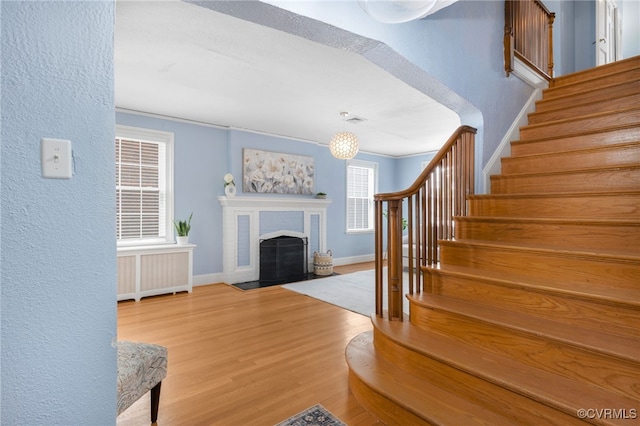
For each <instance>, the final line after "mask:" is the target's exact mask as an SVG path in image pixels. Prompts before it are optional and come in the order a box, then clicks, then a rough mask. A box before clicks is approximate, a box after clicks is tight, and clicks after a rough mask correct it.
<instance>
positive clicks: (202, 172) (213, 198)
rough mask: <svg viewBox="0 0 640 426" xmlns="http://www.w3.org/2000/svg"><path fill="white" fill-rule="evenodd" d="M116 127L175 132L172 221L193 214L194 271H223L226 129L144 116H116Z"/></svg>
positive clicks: (191, 239)
mask: <svg viewBox="0 0 640 426" xmlns="http://www.w3.org/2000/svg"><path fill="white" fill-rule="evenodd" d="M116 123H117V124H122V125H127V126H134V127H142V128H146V129H155V130H162V131H165V132H173V134H174V170H173V173H174V217H175V218H184V219H186V218H188V217H189V215H190V214H191V213H193V219H192V221H191V232H190V233H189V242H191V243H193V244H196V245H197V246H198V247H197V248H196V250H194V252H193V273H194V275H204V274H209V273H213V272H221V271H222V254H221V253H222V209H221V207H220V203H219V201H218V196H220V195H224V181H223V176H224V175H225V173H227V171H228V167H227V158H228V151H227V137H228V132H227V130H226V129H220V128H216V127H212V126H205V125H197V124H192V123H188V122H181V121H176V120H164V119H160V118H155V117H150V116H146V115H140V114H127V113H123V112H117V113H116Z"/></svg>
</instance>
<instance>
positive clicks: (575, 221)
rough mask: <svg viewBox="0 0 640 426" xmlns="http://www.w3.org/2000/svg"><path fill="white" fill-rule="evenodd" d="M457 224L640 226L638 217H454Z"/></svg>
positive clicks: (639, 217)
mask: <svg viewBox="0 0 640 426" xmlns="http://www.w3.org/2000/svg"><path fill="white" fill-rule="evenodd" d="M454 220H456V221H459V222H495V223H539V224H558V225H589V226H640V215H639V216H638V219H637V220H625V219H614V218H611V219H608V218H598V219H591V218H579V217H577V218H547V217H499V216H456V217H455V218H454Z"/></svg>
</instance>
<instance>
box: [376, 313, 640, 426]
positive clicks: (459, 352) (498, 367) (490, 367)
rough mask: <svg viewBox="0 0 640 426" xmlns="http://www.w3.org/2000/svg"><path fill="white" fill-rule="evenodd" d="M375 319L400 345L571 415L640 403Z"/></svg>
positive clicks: (405, 324) (409, 326) (451, 340)
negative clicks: (585, 409) (594, 408)
mask: <svg viewBox="0 0 640 426" xmlns="http://www.w3.org/2000/svg"><path fill="white" fill-rule="evenodd" d="M372 322H373V323H374V327H375V328H376V329H378V330H380V331H381V332H383V333H385V335H386V336H388V338H389V339H391V340H393V341H395V342H396V343H397V344H399V345H402V346H405V347H408V348H410V349H411V350H412V351H415V352H418V353H421V354H423V355H424V356H428V357H431V358H434V359H437V360H438V361H439V362H442V363H444V364H448V365H451V366H453V367H454V368H457V369H459V370H462V371H466V372H468V373H469V374H472V375H474V376H476V377H480V378H482V379H484V380H486V381H489V382H491V383H494V384H496V385H498V386H501V387H503V388H506V389H509V390H511V391H512V392H515V393H517V394H519V395H523V396H526V397H528V398H531V399H532V400H535V401H538V402H540V403H543V404H546V405H549V406H552V407H556V408H558V409H560V410H562V411H563V412H565V413H567V414H570V415H575V414H576V412H577V410H578V409H580V408H584V407H622V406H625V407H635V406H637V404H638V401H636V400H634V399H632V398H625V397H622V396H620V395H615V394H612V393H610V392H608V391H606V390H604V389H601V388H598V387H596V386H593V385H590V384H588V383H585V382H579V381H576V380H572V379H569V378H566V377H563V376H559V375H557V374H553V373H551V372H548V371H545V370H541V369H539V368H535V367H532V366H530V365H527V364H524V363H522V362H520V361H518V360H516V359H513V358H511V357H506V356H501V355H499V354H496V353H493V352H489V351H487V350H485V349H481V348H478V347H475V346H471V345H468V344H465V343H462V342H460V341H458V340H456V339H454V338H452V337H449V336H447V335H444V334H440V333H436V332H431V331H429V330H425V329H421V328H418V327H416V326H413V325H412V324H410V323H408V322H406V321H404V322H401V321H385V320H381V319H379V318H377V317H375V316H372ZM612 423H615V420H613V421H612ZM619 424H623V422H622V421H620V422H619Z"/></svg>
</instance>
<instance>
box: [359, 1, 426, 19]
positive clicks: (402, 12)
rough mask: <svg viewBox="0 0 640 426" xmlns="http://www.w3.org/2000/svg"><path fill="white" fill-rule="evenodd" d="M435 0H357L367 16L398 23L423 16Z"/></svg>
mask: <svg viewBox="0 0 640 426" xmlns="http://www.w3.org/2000/svg"><path fill="white" fill-rule="evenodd" d="M436 3H437V0H358V4H359V5H360V7H361V8H362V10H364V11H365V12H367V14H368V15H369V16H371V17H372V18H373V19H375V20H376V21H379V22H384V23H385V24H399V23H401V22H409V21H413V20H415V19H420V18H424V17H425V16H427V15H428V14H429V12H430V11H431V9H433V7H434V6H435V5H436Z"/></svg>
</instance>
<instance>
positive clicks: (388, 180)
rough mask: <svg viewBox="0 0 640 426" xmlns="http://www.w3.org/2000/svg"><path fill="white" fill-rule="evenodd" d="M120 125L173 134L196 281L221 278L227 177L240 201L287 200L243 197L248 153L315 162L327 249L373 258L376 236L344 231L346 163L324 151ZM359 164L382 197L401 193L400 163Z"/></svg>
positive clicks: (178, 125) (181, 126)
mask: <svg viewBox="0 0 640 426" xmlns="http://www.w3.org/2000/svg"><path fill="white" fill-rule="evenodd" d="M116 123H117V124H122V125H127V126H135V127H143V128H148V129H155V130H163V131H168V132H173V133H174V144H175V147H174V151H175V152H174V157H175V165H174V192H175V216H176V217H186V216H188V214H189V213H190V212H193V221H192V231H191V233H190V234H189V236H190V239H189V240H190V241H191V242H193V243H194V244H197V246H198V247H197V248H196V249H195V251H194V259H193V272H194V275H208V274H215V273H221V272H222V206H221V205H220V202H219V201H218V196H221V195H224V186H223V176H224V175H225V174H226V173H231V174H233V176H234V181H235V182H236V186H237V190H238V192H237V196H238V197H243V196H253V197H266V198H269V197H271V198H273V197H276V196H277V197H284V195H274V194H255V193H251V194H247V193H244V192H243V191H242V151H243V149H244V148H251V149H260V150H265V151H272V152H282V153H287V154H295V155H305V156H309V157H313V159H314V165H315V192H320V191H322V192H326V193H327V194H328V198H330V199H331V200H332V203H331V204H330V206H329V208H328V211H327V223H328V226H327V228H328V229H327V248H328V249H331V250H332V251H333V254H334V256H335V257H336V258H339V257H353V256H364V255H371V254H372V253H373V233H369V234H347V233H346V231H345V229H346V217H345V214H344V211H345V210H344V209H345V205H346V190H345V183H344V182H345V179H346V163H345V161H343V160H337V159H335V158H334V157H332V156H331V154H330V153H329V149H328V147H327V146H326V145H319V144H316V143H305V142H302V141H293V140H291V139H287V138H282V137H278V136H272V135H266V134H260V133H252V132H247V131H241V130H235V129H231V130H227V129H221V128H215V127H211V126H206V125H201V124H196V123H188V122H183V121H177V120H168V119H162V118H157V117H152V116H149V115H141V114H132V113H126V112H117V113H116ZM356 158H357V159H361V160H366V161H373V162H376V163H378V164H379V176H380V179H379V188H378V189H379V192H392V191H397V190H399V189H400V187H398V186H397V182H396V161H397V160H395V159H393V158H390V157H385V156H379V155H372V154H367V153H359V154H358V156H357V157H356Z"/></svg>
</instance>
